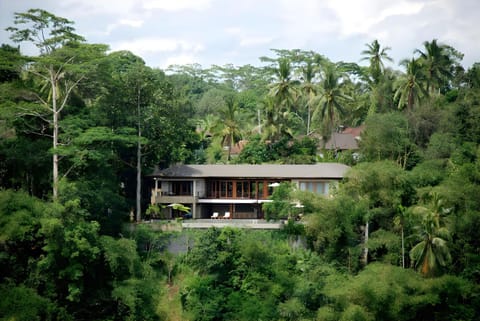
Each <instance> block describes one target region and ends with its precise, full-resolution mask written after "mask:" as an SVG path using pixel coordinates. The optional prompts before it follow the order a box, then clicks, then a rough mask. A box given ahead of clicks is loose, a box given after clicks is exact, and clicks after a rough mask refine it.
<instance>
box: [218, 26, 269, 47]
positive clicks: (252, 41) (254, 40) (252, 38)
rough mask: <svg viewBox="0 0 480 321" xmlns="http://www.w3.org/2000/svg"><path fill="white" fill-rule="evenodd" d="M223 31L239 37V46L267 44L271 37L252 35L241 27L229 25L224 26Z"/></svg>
mask: <svg viewBox="0 0 480 321" xmlns="http://www.w3.org/2000/svg"><path fill="white" fill-rule="evenodd" d="M225 32H226V33H227V34H230V35H232V36H234V37H237V38H239V40H240V41H239V44H240V47H253V46H260V45H267V44H269V43H271V42H272V40H273V37H268V36H262V35H253V34H251V33H249V32H247V31H245V30H244V29H242V28H238V27H230V28H226V29H225Z"/></svg>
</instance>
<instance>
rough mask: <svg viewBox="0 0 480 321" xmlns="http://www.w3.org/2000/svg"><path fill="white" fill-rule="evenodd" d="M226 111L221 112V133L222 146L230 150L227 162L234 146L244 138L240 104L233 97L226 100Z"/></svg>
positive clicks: (230, 96) (229, 96)
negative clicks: (239, 109)
mask: <svg viewBox="0 0 480 321" xmlns="http://www.w3.org/2000/svg"><path fill="white" fill-rule="evenodd" d="M224 99H225V109H224V110H222V111H221V112H220V118H219V124H218V125H219V133H220V135H221V137H222V141H221V142H222V146H225V147H227V148H228V157H227V160H230V153H231V150H232V147H233V145H235V143H236V142H238V141H239V140H240V139H241V137H242V130H241V125H240V120H239V112H238V104H237V102H236V100H235V97H234V96H233V95H228V96H226V97H225V98H224Z"/></svg>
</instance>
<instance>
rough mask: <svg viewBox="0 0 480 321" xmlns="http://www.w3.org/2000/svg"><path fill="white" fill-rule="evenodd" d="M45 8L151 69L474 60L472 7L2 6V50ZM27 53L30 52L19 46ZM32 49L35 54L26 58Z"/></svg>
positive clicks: (9, 0)
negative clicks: (383, 55) (426, 52)
mask: <svg viewBox="0 0 480 321" xmlns="http://www.w3.org/2000/svg"><path fill="white" fill-rule="evenodd" d="M30 8H40V9H44V10H47V11H49V12H51V13H53V14H55V15H57V16H60V17H64V18H67V19H69V20H72V21H74V22H75V25H74V27H75V28H76V32H77V33H78V34H80V35H82V36H83V37H85V38H86V39H87V41H88V42H89V43H102V44H107V45H109V47H110V50H111V51H116V50H130V51H131V52H133V53H134V54H136V55H138V56H140V57H142V58H143V59H144V60H145V62H146V64H147V65H148V66H150V67H158V68H162V69H165V68H167V67H168V66H169V65H173V64H180V65H183V64H193V63H197V64H200V65H202V67H204V68H208V67H210V66H211V65H220V66H222V65H226V64H233V65H235V66H242V65H246V64H251V65H254V66H261V65H262V63H261V61H260V59H259V58H260V57H262V56H268V57H275V54H274V53H273V52H272V51H271V49H301V50H312V51H315V52H317V53H320V54H322V55H324V56H326V57H327V58H329V59H330V60H332V61H346V62H357V63H361V61H360V60H361V58H362V55H361V52H362V50H365V49H366V45H365V44H366V43H371V42H372V41H373V40H375V39H377V40H378V41H379V42H380V44H381V45H382V47H383V46H385V47H390V48H391V50H390V51H388V53H389V55H390V56H391V57H392V58H393V59H394V64H393V65H392V66H393V67H394V68H399V67H398V63H399V62H400V61H401V60H402V59H405V58H408V59H409V58H411V57H412V56H413V52H414V50H415V49H416V48H418V49H422V48H423V42H424V41H431V40H432V39H438V42H440V43H443V44H447V45H450V46H452V47H454V48H455V49H457V50H458V51H460V52H462V53H463V54H464V59H463V61H462V64H463V65H464V67H466V68H468V67H470V66H471V65H472V64H473V63H474V62H480V1H478V0H395V1H390V0H235V1H234V0H61V1H58V0H0V43H9V44H12V42H11V41H10V39H9V33H8V32H6V31H5V28H6V27H8V26H12V25H13V17H14V13H15V12H25V11H27V10H28V9H30ZM21 50H22V51H23V53H25V54H35V53H34V52H33V51H32V48H31V47H30V48H29V47H28V46H27V45H26V44H21ZM30 51H32V52H30Z"/></svg>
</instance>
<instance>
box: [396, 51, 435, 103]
mask: <svg viewBox="0 0 480 321" xmlns="http://www.w3.org/2000/svg"><path fill="white" fill-rule="evenodd" d="M400 65H402V66H405V68H406V72H405V74H403V75H401V76H400V77H399V78H398V80H397V81H396V84H395V87H396V90H395V95H394V99H395V100H398V108H399V109H402V108H403V107H404V106H407V110H408V111H411V110H412V109H413V107H414V106H415V104H416V103H418V102H419V101H420V99H421V98H422V97H424V96H428V92H427V90H426V89H425V87H424V82H425V75H424V73H423V69H422V66H421V64H420V62H419V61H418V59H415V58H412V59H411V60H407V59H404V60H402V61H401V62H400Z"/></svg>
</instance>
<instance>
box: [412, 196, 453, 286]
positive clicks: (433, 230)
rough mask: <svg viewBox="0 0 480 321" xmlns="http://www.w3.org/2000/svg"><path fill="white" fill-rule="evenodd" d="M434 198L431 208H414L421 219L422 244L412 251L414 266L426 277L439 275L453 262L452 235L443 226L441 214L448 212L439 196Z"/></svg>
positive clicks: (419, 236)
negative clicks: (450, 245) (451, 254)
mask: <svg viewBox="0 0 480 321" xmlns="http://www.w3.org/2000/svg"><path fill="white" fill-rule="evenodd" d="M432 196H433V198H432V201H431V204H430V206H428V207H425V206H417V207H415V208H414V213H416V214H417V215H419V216H420V217H421V224H420V226H418V227H417V229H418V230H419V233H418V234H417V236H418V238H419V240H420V242H419V243H417V244H416V245H415V246H414V247H413V248H412V249H411V250H410V259H411V262H412V265H413V266H414V268H415V269H417V270H419V271H420V273H421V274H422V275H424V276H426V277H432V276H435V275H437V274H439V272H440V271H441V269H442V268H444V267H446V266H447V265H448V264H449V263H450V261H451V256H450V251H449V249H448V240H449V239H450V233H449V231H448V229H447V228H445V227H444V226H442V225H441V214H442V213H445V212H447V210H445V209H444V207H443V201H442V199H441V198H440V197H438V195H432Z"/></svg>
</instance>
